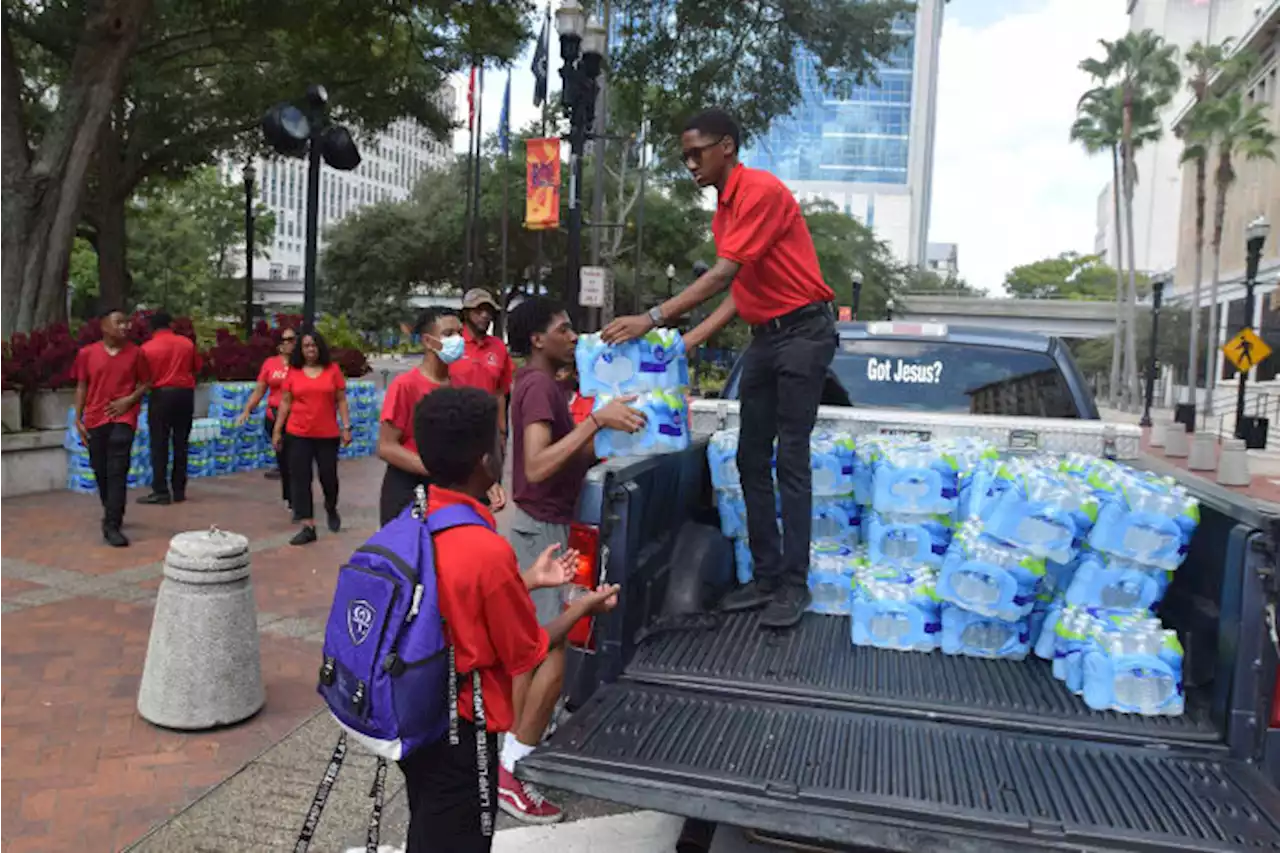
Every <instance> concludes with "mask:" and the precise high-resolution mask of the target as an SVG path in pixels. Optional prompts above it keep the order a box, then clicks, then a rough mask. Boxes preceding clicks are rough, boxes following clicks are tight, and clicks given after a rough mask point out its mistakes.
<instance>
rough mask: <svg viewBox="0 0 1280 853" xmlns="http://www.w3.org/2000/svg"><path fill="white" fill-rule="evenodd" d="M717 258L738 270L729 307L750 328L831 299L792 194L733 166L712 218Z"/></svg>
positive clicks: (765, 174)
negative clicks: (730, 262) (732, 305)
mask: <svg viewBox="0 0 1280 853" xmlns="http://www.w3.org/2000/svg"><path fill="white" fill-rule="evenodd" d="M711 233H712V235H713V236H714V237H715V241H716V255H717V256H718V257H721V258H725V259H726V260H730V261H733V262H734V263H736V264H740V265H741V267H742V268H741V269H739V270H738V274H737V275H736V276H735V277H734V279H733V302H734V305H736V306H737V308H738V314H739V315H740V316H741V317H742V319H743V320H744V321H746V322H747V323H749V324H751V325H758V324H760V323H763V322H765V321H766V320H772V319H773V318H775V317H781V316H782V315H783V314H790V313H791V312H792V311H795V310H796V309H797V308H803V307H805V306H806V305H812V304H813V303H815V302H831V301H832V300H834V299H835V293H833V292H832V290H831V288H830V287H827V283H826V282H825V281H823V280H822V270H821V268H819V266H818V254H817V252H815V251H814V249H813V237H811V236H810V235H809V226H808V225H807V224H805V221H804V214H802V213H801V212H800V205H799V204H798V203H797V202H796V199H795V196H793V195H792V194H791V190H789V189H787V187H786V185H785V184H784V183H782V181H780V180H778V179H777V178H776V177H774V176H773V175H771V174H769V173H768V172H765V171H762V170H760V169H749V168H747V167H746V166H742V165H739V166H735V167H734V168H733V171H732V172H731V173H730V174H729V181H728V183H726V184H725V187H724V192H722V193H721V194H720V203H719V204H717V205H716V212H715V215H714V216H713V217H712V219H711Z"/></svg>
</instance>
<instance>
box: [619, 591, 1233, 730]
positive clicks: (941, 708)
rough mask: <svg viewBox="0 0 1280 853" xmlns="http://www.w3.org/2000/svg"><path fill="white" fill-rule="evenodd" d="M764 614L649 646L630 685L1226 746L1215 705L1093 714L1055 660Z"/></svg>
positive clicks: (632, 668)
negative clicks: (956, 648)
mask: <svg viewBox="0 0 1280 853" xmlns="http://www.w3.org/2000/svg"><path fill="white" fill-rule="evenodd" d="M757 618H758V616H757V615H756V614H750V613H745V614H733V615H726V616H725V617H723V620H724V621H723V622H722V624H721V626H720V627H719V628H717V629H715V630H712V631H702V632H677V633H671V634H662V635H657V636H654V637H651V638H649V639H648V640H646V641H645V642H644V643H642V644H641V645H640V647H639V648H638V649H637V650H636V653H635V656H634V657H633V658H632V660H631V662H630V663H629V664H628V666H627V668H626V670H625V674H624V678H625V679H627V680H629V681H634V682H638V683H642V684H651V685H663V686H671V687H689V688H696V689H697V690H698V691H699V692H702V693H708V694H715V695H721V696H725V697H733V696H754V697H759V696H762V695H763V696H767V697H769V698H772V699H775V700H778V701H784V702H803V703H804V704H805V705H807V706H809V707H828V708H845V709H849V710H864V711H869V712H876V711H881V712H883V711H888V712H890V713H892V714H893V715H895V716H900V717H903V716H905V717H918V718H926V719H936V720H950V721H954V722H958V723H976V724H981V725H984V726H987V727H993V728H1000V729H1004V730H1008V731H1024V732H1049V733H1052V732H1057V731H1061V730H1062V729H1063V728H1069V729H1070V730H1072V731H1073V732H1076V733H1078V734H1080V735H1083V736H1088V737H1090V738H1093V739H1097V740H1104V741H1112V742H1117V743H1144V744H1188V745H1191V744H1201V745H1211V744H1212V745H1219V744H1220V743H1221V733H1220V732H1219V731H1218V730H1217V728H1216V727H1215V726H1214V725H1213V723H1212V722H1211V721H1210V719H1209V714H1208V707H1207V701H1200V700H1201V697H1199V696H1198V695H1197V694H1195V693H1194V692H1191V693H1189V695H1188V697H1187V698H1188V702H1187V705H1188V709H1187V713H1186V714H1185V715H1183V716H1181V717H1143V716H1139V715H1135V714H1116V713H1112V712H1105V713H1101V712H1098V711H1091V710H1090V709H1089V708H1088V707H1087V706H1086V705H1085V704H1084V702H1083V701H1082V700H1081V699H1080V698H1079V697H1077V696H1073V695H1071V693H1070V692H1068V691H1067V689H1066V688H1065V687H1064V686H1063V684H1062V682H1060V681H1057V680H1056V679H1054V677H1053V674H1052V672H1051V671H1050V665H1049V663H1048V662H1047V661H1042V660H1040V659H1038V658H1035V657H1034V656H1032V657H1029V658H1028V659H1027V660H1025V661H1006V660H980V659H978V658H970V657H958V656H953V655H945V654H943V653H942V652H932V653H930V654H921V653H911V652H894V651H885V650H881V649H871V648H865V647H857V646H854V645H853V644H852V642H851V640H850V637H849V620H848V618H847V617H845V618H841V617H836V616H821V615H818V614H812V613H811V614H808V615H806V616H805V618H804V620H803V621H802V622H801V623H800V626H799V627H798V628H797V629H796V630H795V631H791V632H776V631H761V630H760V629H759V628H758V627H757V624H756V623H757Z"/></svg>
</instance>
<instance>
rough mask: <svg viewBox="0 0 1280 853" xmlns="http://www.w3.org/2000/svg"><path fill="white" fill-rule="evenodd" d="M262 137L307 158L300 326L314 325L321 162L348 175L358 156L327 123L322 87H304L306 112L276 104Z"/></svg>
mask: <svg viewBox="0 0 1280 853" xmlns="http://www.w3.org/2000/svg"><path fill="white" fill-rule="evenodd" d="M262 135H263V136H264V137H265V138H266V140H267V142H268V143H269V144H270V145H271V147H272V148H274V149H275V150H276V151H277V152H278V153H280V154H283V155H285V156H286V157H302V156H306V158H307V233H306V237H307V248H306V256H305V259H304V264H305V265H304V273H303V285H302V288H303V289H302V322H303V323H304V324H305V325H306V326H312V325H314V324H315V321H316V255H317V249H318V244H319V234H318V231H319V222H320V161H321V159H322V158H323V160H324V162H326V163H328V164H329V165H330V166H331V167H333V168H334V169H338V170H339V171H343V172H349V171H351V170H353V169H355V168H356V167H357V166H359V165H360V152H359V150H358V149H357V148H356V143H355V140H353V139H352V137H351V132H350V131H349V130H347V129H346V128H345V127H343V126H341V125H337V124H333V123H332V122H330V121H329V93H328V92H326V91H325V88H324V86H319V85H312V86H308V87H307V96H306V109H305V110H301V109H299V108H298V107H296V106H294V105H293V104H276V105H275V106H273V107H271V108H270V109H269V110H267V112H266V114H265V115H263V117H262Z"/></svg>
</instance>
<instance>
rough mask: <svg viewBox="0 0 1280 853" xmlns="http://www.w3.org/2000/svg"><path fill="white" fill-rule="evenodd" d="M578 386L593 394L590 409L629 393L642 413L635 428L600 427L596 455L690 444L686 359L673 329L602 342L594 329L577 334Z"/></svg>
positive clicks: (641, 453) (655, 450)
mask: <svg viewBox="0 0 1280 853" xmlns="http://www.w3.org/2000/svg"><path fill="white" fill-rule="evenodd" d="M576 361H577V367H578V382H579V388H578V391H579V393H580V394H582V396H584V397H594V398H595V409H596V410H599V409H600V408H601V407H603V406H605V405H607V404H608V403H609V401H610V400H612V399H613V398H614V397H618V396H634V397H635V398H636V399H635V401H634V402H632V403H631V404H630V405H631V406H632V407H633V408H635V409H638V410H639V411H641V412H643V413H644V415H645V418H646V420H645V427H644V429H642V430H640V431H639V432H636V433H634V434H628V433H623V432H618V431H616V430H608V429H606V430H601V431H600V432H599V433H597V434H596V441H595V450H596V455H597V456H599V457H601V458H610V457H619V456H655V455H658V454H661V453H674V452H677V451H680V450H684V449H686V448H688V446H689V407H688V403H687V400H686V398H685V394H686V392H687V391H688V386H689V361H688V359H687V358H686V356H685V351H684V340H683V339H682V338H681V337H680V332H679V331H678V330H676V329H654V330H652V331H650V332H649V333H648V334H646V335H645V336H644V337H642V338H639V339H637V340H634V341H628V342H627V343H625V344H606V343H604V341H602V340H601V339H600V336H599V335H596V334H592V335H582V336H581V337H579V338H578V348H577V351H576Z"/></svg>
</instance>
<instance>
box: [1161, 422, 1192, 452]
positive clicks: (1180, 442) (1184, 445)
mask: <svg viewBox="0 0 1280 853" xmlns="http://www.w3.org/2000/svg"><path fill="white" fill-rule="evenodd" d="M1190 452H1191V433H1189V432H1187V429H1186V427H1184V426H1183V425H1182V424H1180V423H1177V422H1174V423H1171V424H1169V429H1168V431H1167V432H1165V434H1164V455H1165V456H1167V457H1169V458H1170V459H1186V458H1187V454H1188V453H1190Z"/></svg>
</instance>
